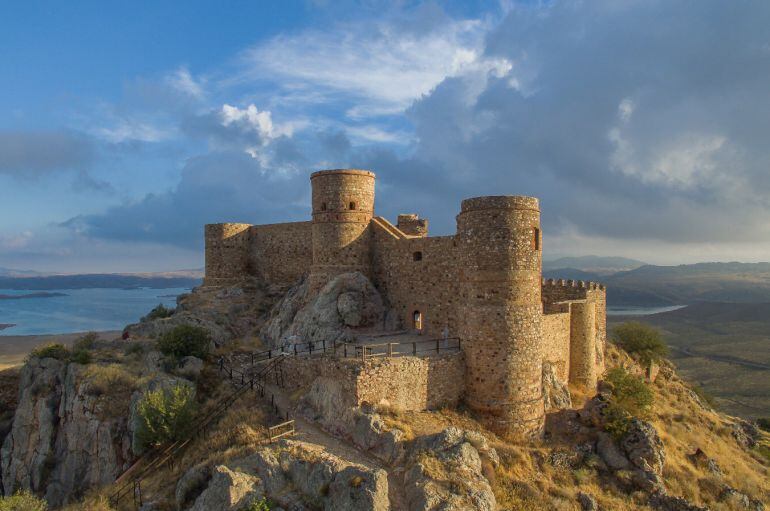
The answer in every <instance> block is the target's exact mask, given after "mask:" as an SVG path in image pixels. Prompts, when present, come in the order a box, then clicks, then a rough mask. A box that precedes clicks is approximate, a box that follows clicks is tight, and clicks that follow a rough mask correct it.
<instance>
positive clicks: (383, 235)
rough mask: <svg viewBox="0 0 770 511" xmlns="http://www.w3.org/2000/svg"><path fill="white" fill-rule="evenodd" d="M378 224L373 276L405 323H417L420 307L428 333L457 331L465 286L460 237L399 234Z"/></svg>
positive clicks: (436, 335)
mask: <svg viewBox="0 0 770 511" xmlns="http://www.w3.org/2000/svg"><path fill="white" fill-rule="evenodd" d="M372 227H373V234H374V249H373V258H372V260H373V265H372V266H373V271H372V279H373V282H374V285H375V287H377V289H378V290H379V291H380V292H381V293H382V294H383V296H385V297H387V300H388V302H389V305H390V306H391V308H392V309H393V310H394V311H395V312H396V313H397V314H398V316H399V319H400V320H401V323H402V325H403V327H404V328H406V329H411V328H413V326H414V325H413V321H414V320H413V315H414V313H415V311H419V312H421V313H422V324H423V333H424V334H425V335H426V336H433V337H439V336H441V335H442V334H443V332H444V329H445V328H447V329H448V331H449V333H450V335H456V334H455V333H456V332H457V325H456V322H457V313H456V312H457V305H458V303H459V290H458V281H457V280H458V279H457V258H456V255H455V254H456V247H455V241H454V237H453V236H436V237H431V238H405V239H398V238H395V237H394V236H393V235H392V234H391V233H390V232H388V231H386V230H385V229H383V228H382V227H380V226H379V225H377V224H372Z"/></svg>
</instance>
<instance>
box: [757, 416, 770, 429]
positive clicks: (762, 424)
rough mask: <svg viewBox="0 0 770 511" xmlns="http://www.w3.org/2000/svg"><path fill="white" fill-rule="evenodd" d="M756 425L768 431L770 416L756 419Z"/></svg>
mask: <svg viewBox="0 0 770 511" xmlns="http://www.w3.org/2000/svg"><path fill="white" fill-rule="evenodd" d="M757 426H759V427H760V428H761V429H764V430H765V431H768V432H770V417H762V418H760V419H757Z"/></svg>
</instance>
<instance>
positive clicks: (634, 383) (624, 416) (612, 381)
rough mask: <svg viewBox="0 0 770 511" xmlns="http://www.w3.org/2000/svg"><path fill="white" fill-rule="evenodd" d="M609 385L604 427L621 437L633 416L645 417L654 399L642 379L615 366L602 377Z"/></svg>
mask: <svg viewBox="0 0 770 511" xmlns="http://www.w3.org/2000/svg"><path fill="white" fill-rule="evenodd" d="M604 381H605V383H607V384H608V385H609V386H610V389H611V397H610V401H609V405H608V406H607V408H606V409H605V410H604V419H605V429H607V431H608V432H610V433H611V434H612V435H613V436H615V437H616V438H620V437H622V436H623V435H624V434H625V433H626V432H627V431H628V426H629V425H630V423H631V419H633V418H646V417H647V416H648V415H649V412H650V408H651V407H652V403H653V401H654V394H653V393H652V390H650V387H648V386H647V384H646V383H644V380H643V379H642V378H640V377H638V376H634V375H633V374H631V373H629V372H628V371H626V369H625V368H623V367H615V368H613V369H610V370H609V371H608V372H607V376H606V377H605V379H604Z"/></svg>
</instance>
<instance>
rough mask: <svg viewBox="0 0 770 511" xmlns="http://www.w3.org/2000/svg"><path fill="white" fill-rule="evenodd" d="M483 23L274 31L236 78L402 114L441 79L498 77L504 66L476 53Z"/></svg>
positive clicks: (356, 110)
mask: <svg viewBox="0 0 770 511" xmlns="http://www.w3.org/2000/svg"><path fill="white" fill-rule="evenodd" d="M490 28H491V27H490V25H489V24H488V23H485V22H483V21H481V20H460V21H455V20H448V21H447V23H443V24H438V25H435V26H433V27H427V28H426V29H425V30H411V31H409V30H406V29H402V28H401V27H400V26H399V23H398V22H396V21H394V20H392V19H390V20H385V21H373V20H372V21H365V22H360V23H356V24H349V25H339V26H336V27H330V28H329V29H328V30H323V31H321V30H307V31H304V32H299V33H296V34H292V35H281V36H278V37H275V38H273V39H271V40H270V41H268V42H266V43H265V44H262V45H259V46H256V47H254V48H251V49H250V50H248V51H246V52H245V53H244V55H243V65H244V70H243V72H242V73H241V76H240V79H241V80H246V81H249V80H265V79H268V80H277V81H279V82H280V85H281V86H282V87H283V88H284V89H285V90H286V91H289V92H290V93H292V94H294V95H295V96H296V95H297V90H302V89H308V90H309V91H310V93H311V94H312V95H313V96H314V99H316V100H317V93H318V91H319V90H323V91H325V92H326V97H327V99H328V98H329V97H335V95H338V94H340V93H342V94H345V95H350V96H353V97H355V98H356V101H355V103H356V106H355V107H353V108H351V109H349V110H348V114H349V115H351V116H353V117H357V118H362V117H366V116H374V115H382V114H395V113H399V112H402V111H404V110H405V109H406V108H407V107H408V106H409V105H410V104H411V103H412V102H413V101H414V100H416V99H419V98H420V97H422V96H424V95H426V94H428V93H430V91H431V90H433V88H434V87H435V86H436V85H438V84H439V83H441V82H442V81H443V80H444V79H445V78H447V77H453V76H461V75H463V74H466V73H479V72H484V73H492V74H495V75H504V74H506V73H508V71H510V69H511V64H510V62H508V61H507V60H505V59H502V58H490V59H488V58H485V57H483V41H484V36H485V34H486V33H487V31H488V30H489V29H490Z"/></svg>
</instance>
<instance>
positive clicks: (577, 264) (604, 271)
mask: <svg viewBox="0 0 770 511" xmlns="http://www.w3.org/2000/svg"><path fill="white" fill-rule="evenodd" d="M646 264H647V263H645V262H642V261H637V260H636V259H628V258H627V257H606V256H595V255H589V256H582V257H562V258H561V259H554V260H552V261H543V271H550V270H561V269H564V268H571V269H574V270H582V271H584V272H588V273H591V274H595V275H612V274H613V273H617V272H619V271H628V270H634V269H636V268H639V267H640V266H645V265H646ZM570 278H573V277H570Z"/></svg>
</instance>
